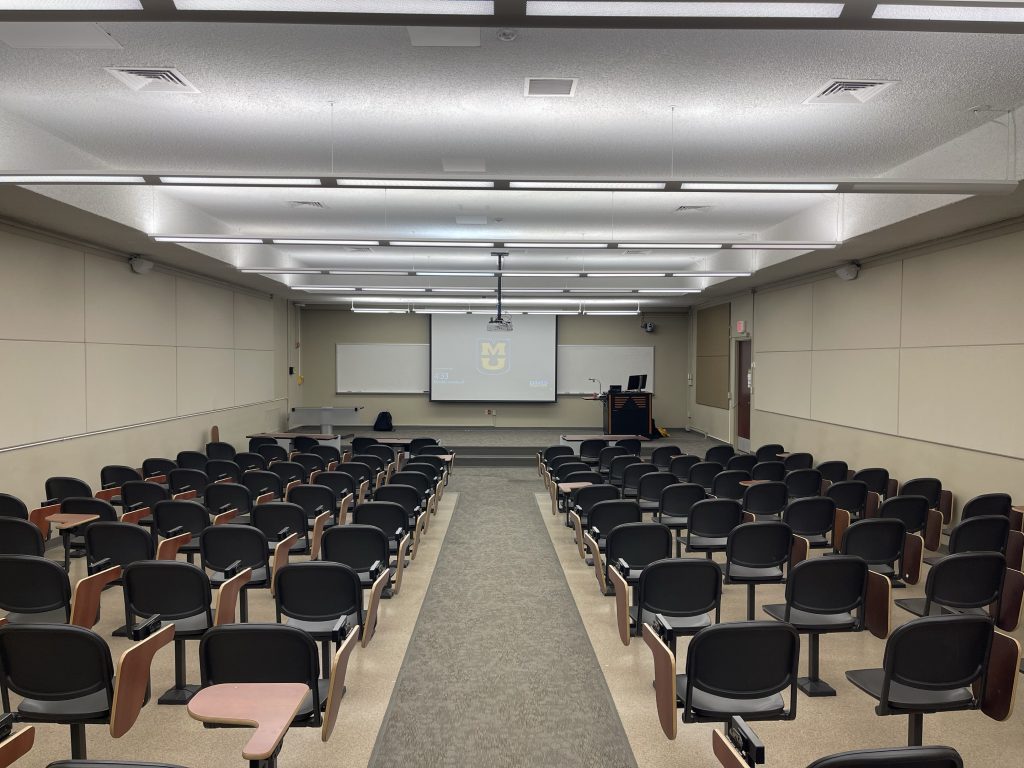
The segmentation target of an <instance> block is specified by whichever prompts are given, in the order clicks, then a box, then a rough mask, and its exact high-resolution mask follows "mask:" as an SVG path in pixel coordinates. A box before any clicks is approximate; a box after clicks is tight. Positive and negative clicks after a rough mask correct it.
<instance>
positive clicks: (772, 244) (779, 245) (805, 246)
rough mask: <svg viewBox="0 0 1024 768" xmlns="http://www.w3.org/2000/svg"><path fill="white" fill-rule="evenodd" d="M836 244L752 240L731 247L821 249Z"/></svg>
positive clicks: (788, 249) (747, 248) (742, 248)
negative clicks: (760, 241)
mask: <svg viewBox="0 0 1024 768" xmlns="http://www.w3.org/2000/svg"><path fill="white" fill-rule="evenodd" d="M837 245H839V243H778V242H765V243H759V242H757V241H756V240H755V241H753V242H744V243H733V244H732V248H733V250H737V251H746V250H752V251H757V250H761V251H821V250H827V249H829V248H835V247H836V246H837Z"/></svg>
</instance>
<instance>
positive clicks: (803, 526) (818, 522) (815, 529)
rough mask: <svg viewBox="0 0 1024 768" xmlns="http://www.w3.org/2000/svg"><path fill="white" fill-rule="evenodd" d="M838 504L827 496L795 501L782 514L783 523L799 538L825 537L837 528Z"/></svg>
mask: <svg viewBox="0 0 1024 768" xmlns="http://www.w3.org/2000/svg"><path fill="white" fill-rule="evenodd" d="M835 521H836V503H835V502H834V501H833V500H832V499H830V498H828V497H827V496H805V497H804V498H802V499H793V501H791V502H789V503H788V504H787V505H786V509H785V511H783V513H782V522H784V523H786V525H788V526H789V527H790V528H792V529H793V533H795V534H796V535H797V536H824V535H825V534H827V533H829V532H830V531H831V530H832V528H833V527H834V526H835Z"/></svg>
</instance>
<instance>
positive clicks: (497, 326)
mask: <svg viewBox="0 0 1024 768" xmlns="http://www.w3.org/2000/svg"><path fill="white" fill-rule="evenodd" d="M487 330H488V331H498V332H501V331H511V330H512V318H511V317H509V316H508V315H505V316H502V315H498V316H496V317H492V318H491V319H490V320H488V321H487Z"/></svg>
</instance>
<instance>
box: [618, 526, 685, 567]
mask: <svg viewBox="0 0 1024 768" xmlns="http://www.w3.org/2000/svg"><path fill="white" fill-rule="evenodd" d="M605 552H606V553H607V559H608V562H609V563H615V562H618V560H620V559H622V560H625V561H626V563H628V564H629V567H630V569H631V570H632V569H633V568H643V567H645V566H647V565H649V564H650V563H653V562H654V561H655V560H664V559H665V558H666V557H671V556H672V531H670V530H669V529H668V528H666V527H665V526H664V525H661V524H660V523H624V524H622V525H617V526H615V528H613V529H612V530H610V531H609V532H608V534H607V539H606V544H605Z"/></svg>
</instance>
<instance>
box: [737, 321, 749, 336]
mask: <svg viewBox="0 0 1024 768" xmlns="http://www.w3.org/2000/svg"><path fill="white" fill-rule="evenodd" d="M745 330H747V324H746V322H744V321H743V320H737V321H736V333H743V332H744V331H745Z"/></svg>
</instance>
